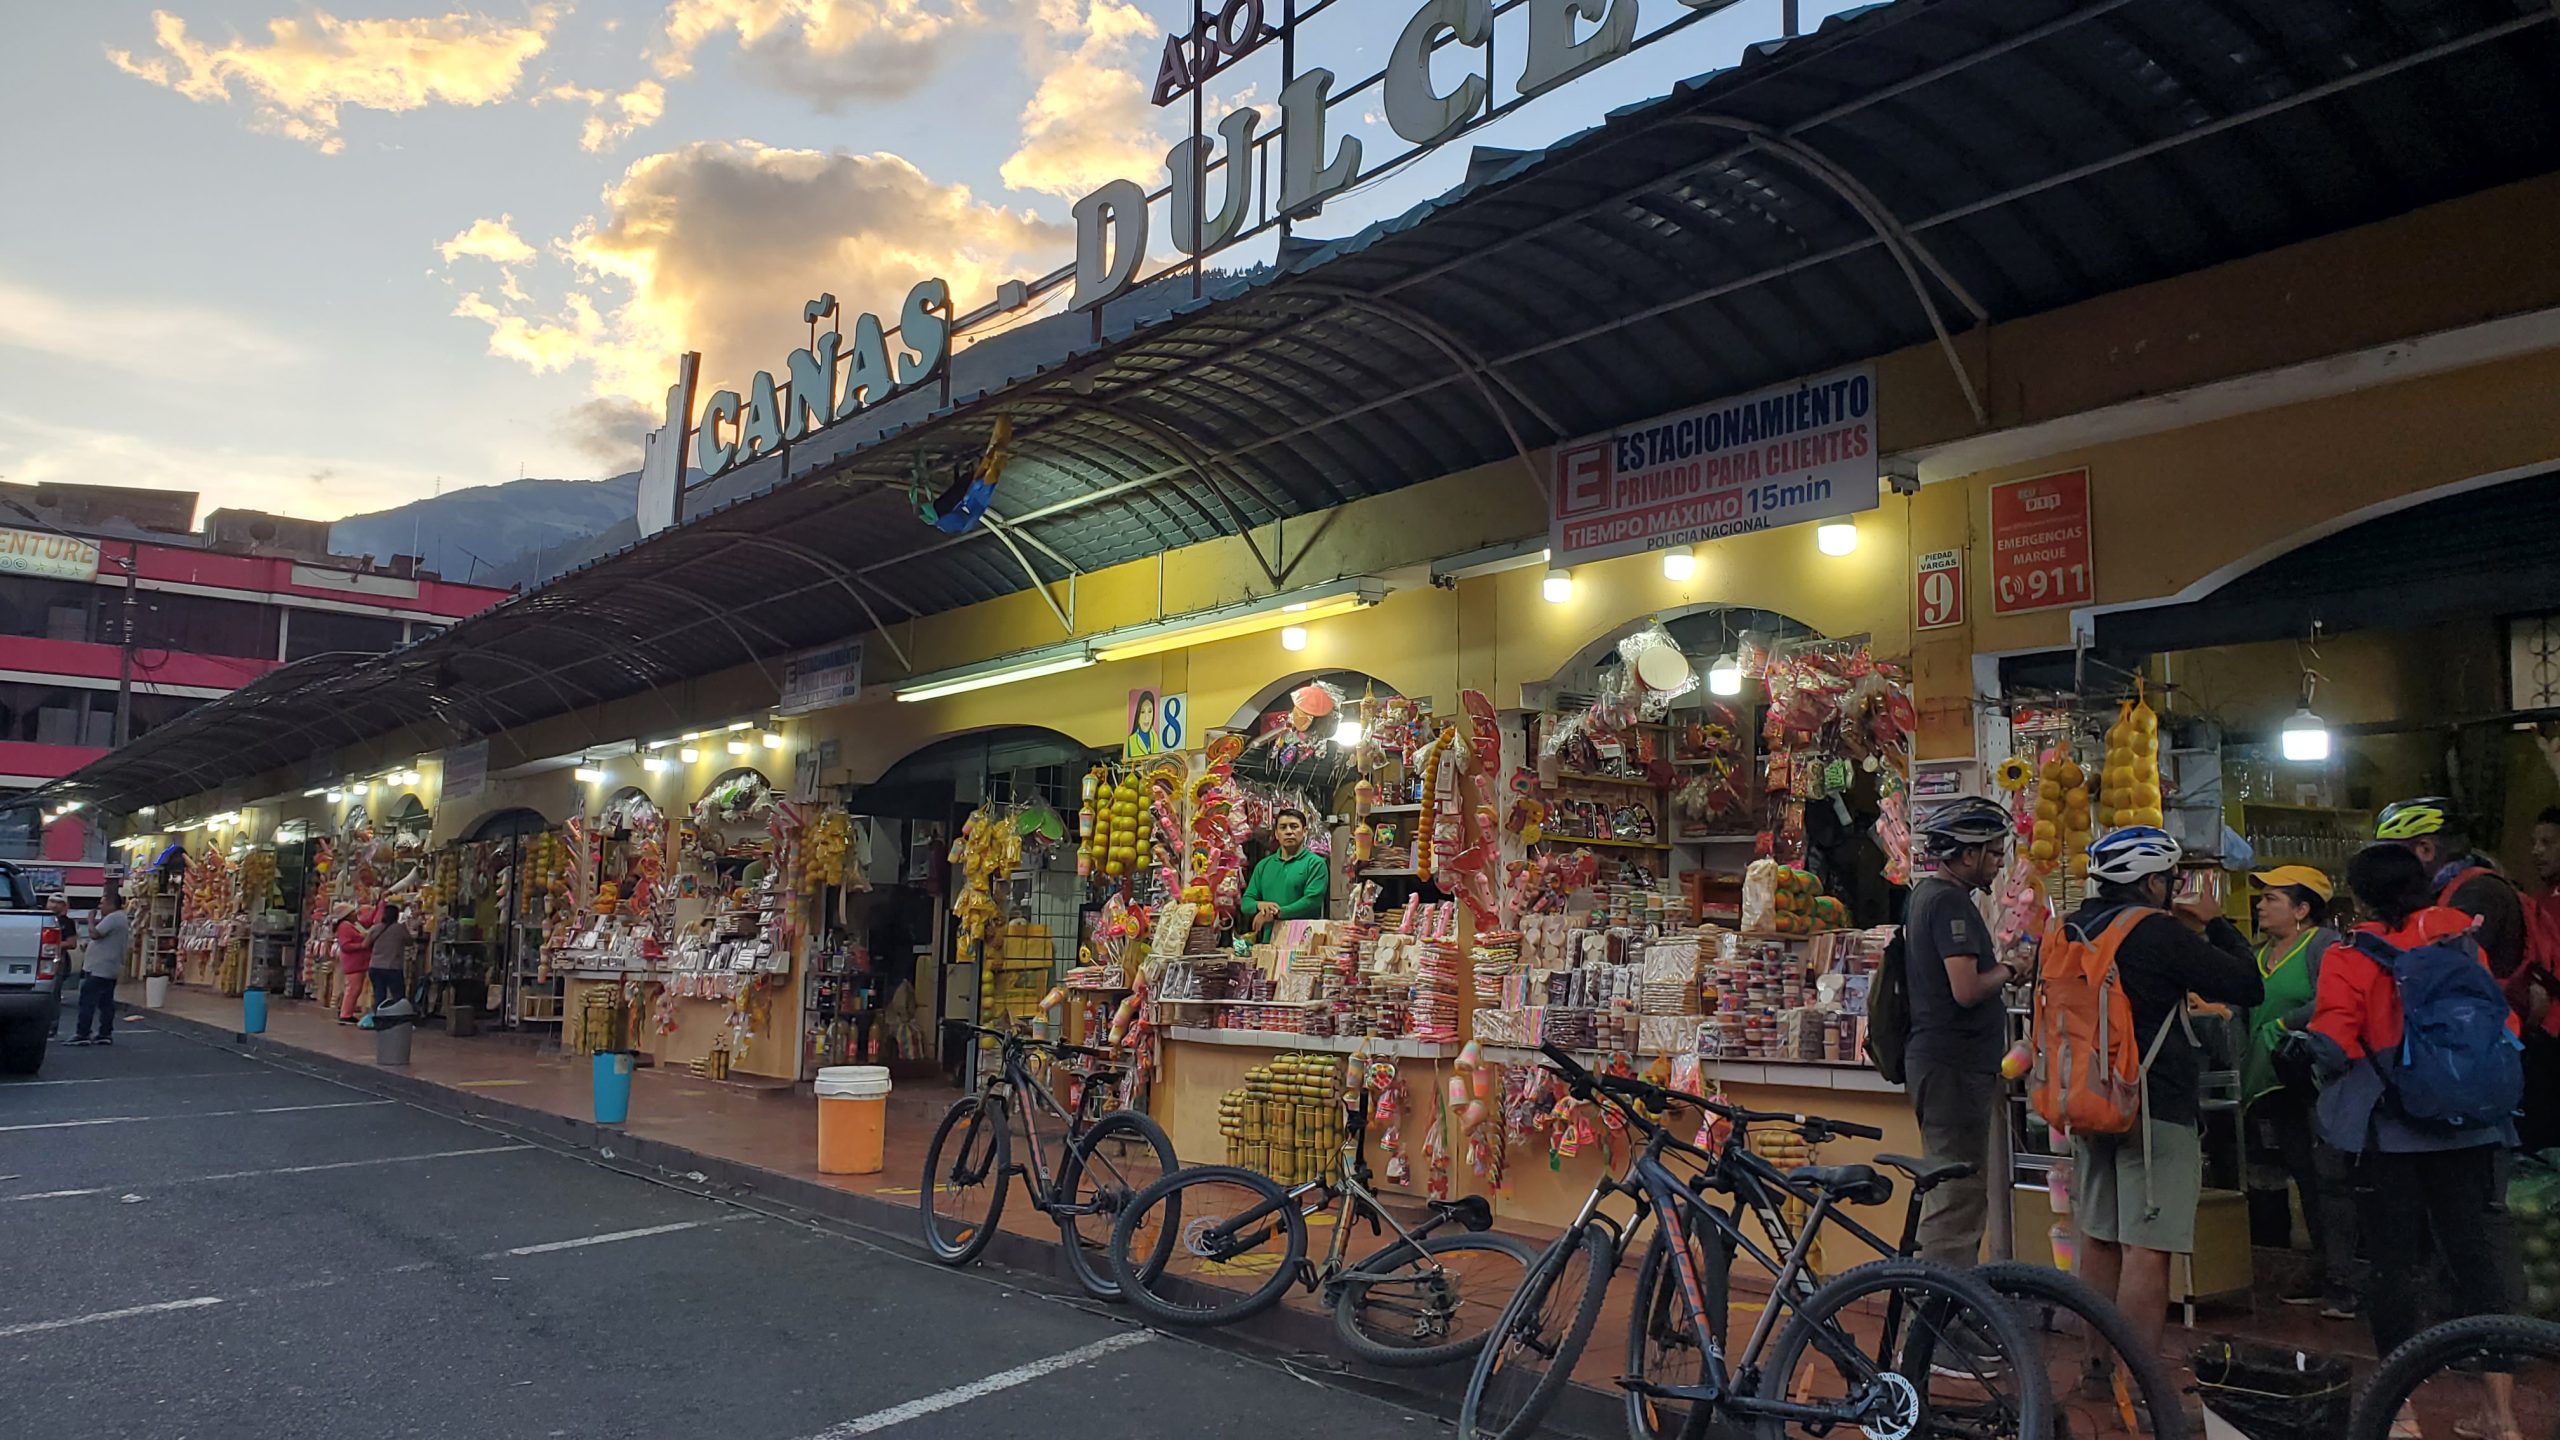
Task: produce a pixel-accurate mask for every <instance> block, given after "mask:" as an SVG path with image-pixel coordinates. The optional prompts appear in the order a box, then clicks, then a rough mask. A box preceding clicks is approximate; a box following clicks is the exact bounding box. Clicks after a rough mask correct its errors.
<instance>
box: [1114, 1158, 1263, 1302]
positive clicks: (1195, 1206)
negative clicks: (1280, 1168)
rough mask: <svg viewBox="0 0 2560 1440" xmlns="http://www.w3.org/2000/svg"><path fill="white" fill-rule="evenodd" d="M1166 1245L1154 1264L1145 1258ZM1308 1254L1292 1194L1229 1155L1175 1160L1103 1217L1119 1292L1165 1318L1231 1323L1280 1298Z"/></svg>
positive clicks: (1127, 1298) (1159, 1251) (1157, 1252)
mask: <svg viewBox="0 0 2560 1440" xmlns="http://www.w3.org/2000/svg"><path fill="white" fill-rule="evenodd" d="M1159 1253H1161V1254H1163V1255H1165V1257H1166V1258H1165V1260H1164V1261H1163V1262H1162V1263H1161V1264H1160V1265H1155V1266H1153V1267H1152V1271H1151V1269H1150V1266H1149V1264H1148V1262H1149V1261H1150V1260H1151V1259H1152V1258H1153V1257H1154V1256H1156V1255H1157V1254H1159ZM1306 1260H1307V1222H1306V1221H1305V1220H1304V1219H1303V1218H1301V1217H1300V1216H1299V1214H1298V1203H1297V1201H1295V1200H1294V1199H1292V1198H1290V1196H1289V1195H1288V1194H1287V1192H1285V1191H1283V1190H1282V1189H1281V1188H1280V1187H1279V1186H1278V1185H1277V1184H1275V1183H1273V1182H1272V1180H1271V1179H1270V1178H1269V1177H1267V1176H1264V1175H1261V1174H1258V1173H1256V1172H1254V1171H1251V1170H1246V1169H1242V1168H1240V1167H1238V1166H1234V1165H1201V1166H1197V1167H1195V1168H1193V1169H1189V1170H1177V1171H1175V1172H1174V1173H1172V1174H1170V1175H1167V1176H1165V1177H1164V1178H1163V1179H1160V1180H1158V1181H1156V1182H1155V1183H1154V1184H1152V1185H1149V1186H1148V1187H1147V1188H1145V1189H1144V1190H1141V1191H1139V1192H1138V1193H1137V1194H1136V1195H1135V1196H1134V1197H1132V1198H1131V1199H1130V1201H1129V1204H1128V1206H1127V1207H1126V1208H1125V1209H1123V1210H1122V1211H1121V1212H1120V1218H1119V1220H1118V1221H1116V1222H1114V1223H1113V1225H1112V1227H1111V1276H1112V1278H1113V1279H1114V1280H1116V1281H1118V1282H1119V1285H1120V1297H1121V1298H1122V1299H1124V1300H1126V1301H1128V1302H1129V1303H1130V1304H1131V1305H1133V1306H1135V1307H1136V1308H1137V1309H1138V1310H1139V1311H1140V1312H1141V1313H1143V1314H1145V1315H1146V1316H1147V1317H1148V1318H1150V1319H1153V1320H1156V1321H1159V1322H1161V1323H1163V1324H1166V1325H1232V1324H1234V1323H1235V1322H1236V1321H1238V1320H1243V1319H1246V1318H1248V1317H1250V1316H1254V1315H1259V1314H1261V1313H1262V1312H1263V1311H1265V1310H1268V1309H1270V1308H1271V1307H1272V1306H1274V1305H1277V1304H1279V1303H1280V1292H1282V1291H1284V1290H1286V1289H1288V1288H1289V1282H1291V1281H1292V1280H1295V1279H1297V1278H1298V1275H1299V1272H1300V1269H1301V1267H1303V1266H1304V1265H1305V1264H1306Z"/></svg>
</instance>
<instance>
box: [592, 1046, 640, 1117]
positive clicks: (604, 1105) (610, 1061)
mask: <svg viewBox="0 0 2560 1440" xmlns="http://www.w3.org/2000/svg"><path fill="white" fill-rule="evenodd" d="M637 1058H638V1057H636V1056H634V1055H633V1054H632V1053H631V1052H629V1051H627V1050H623V1051H610V1050H607V1051H598V1052H597V1054H596V1123H597V1124H599V1125H619V1124H621V1123H622V1122H624V1121H625V1120H628V1119H630V1118H631V1070H632V1061H633V1060H635V1059H637Z"/></svg>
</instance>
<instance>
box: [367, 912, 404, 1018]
mask: <svg viewBox="0 0 2560 1440" xmlns="http://www.w3.org/2000/svg"><path fill="white" fill-rule="evenodd" d="M371 939H372V941H373V951H372V954H371V956H370V957H369V958H368V959H367V961H366V963H367V964H368V965H370V966H371V967H372V968H373V1008H374V1009H376V1010H379V1009H381V1008H383V1007H384V1006H386V1005H388V1004H390V1003H391V1002H392V1001H394V1000H401V999H406V998H407V997H408V994H409V927H408V926H407V925H404V924H402V923H401V920H400V904H399V902H398V901H396V900H385V901H383V902H382V919H381V920H380V921H379V922H377V923H376V924H375V925H374V927H373V930H372V932H371Z"/></svg>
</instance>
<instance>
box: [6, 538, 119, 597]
mask: <svg viewBox="0 0 2560 1440" xmlns="http://www.w3.org/2000/svg"><path fill="white" fill-rule="evenodd" d="M0 575H33V576H37V577H39V578H41V579H45V580H76V581H80V582H82V583H84V584H85V583H86V582H88V581H91V580H95V579H97V578H98V547H97V546H96V545H93V544H91V543H90V542H89V541H86V540H79V539H74V538H73V537H71V536H69V535H55V534H51V533H49V532H46V531H43V530H14V529H9V528H7V527H0Z"/></svg>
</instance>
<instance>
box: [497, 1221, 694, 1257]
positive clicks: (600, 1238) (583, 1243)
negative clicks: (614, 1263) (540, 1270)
mask: <svg viewBox="0 0 2560 1440" xmlns="http://www.w3.org/2000/svg"><path fill="white" fill-rule="evenodd" d="M718 1223H719V1222H718V1221H715V1220H684V1221H679V1222H678V1223H676V1224H673V1225H650V1226H646V1227H643V1228H641V1229H638V1230H612V1231H607V1232H606V1233H604V1234H602V1235H581V1236H579V1237H578V1238H577V1239H575V1240H554V1241H552V1242H550V1243H549V1244H547V1245H519V1246H517V1247H515V1248H514V1249H512V1250H492V1251H490V1252H489V1253H488V1254H486V1255H483V1256H481V1257H480V1258H481V1259H483V1260H495V1259H497V1258H499V1257H500V1256H504V1255H548V1254H550V1253H551V1252H552V1251H554V1250H583V1249H585V1248H586V1247H587V1246H589V1245H610V1244H612V1243H614V1242H615V1241H617V1240H638V1239H640V1238H641V1237H643V1236H647V1235H672V1234H674V1233H675V1232H677V1231H678V1230H699V1229H701V1228H702V1227H703V1226H705V1225H715V1224H718Z"/></svg>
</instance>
